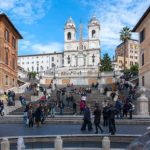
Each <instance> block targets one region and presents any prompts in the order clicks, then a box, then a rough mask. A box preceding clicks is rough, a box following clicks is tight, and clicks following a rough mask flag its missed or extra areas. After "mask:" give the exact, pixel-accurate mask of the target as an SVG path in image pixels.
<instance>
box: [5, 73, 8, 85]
mask: <svg viewBox="0 0 150 150" xmlns="http://www.w3.org/2000/svg"><path fill="white" fill-rule="evenodd" d="M5 85H8V76H7V75H5Z"/></svg>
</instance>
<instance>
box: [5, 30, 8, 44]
mask: <svg viewBox="0 0 150 150" xmlns="http://www.w3.org/2000/svg"><path fill="white" fill-rule="evenodd" d="M5 40H6V41H7V42H9V31H8V30H7V29H6V30H5Z"/></svg>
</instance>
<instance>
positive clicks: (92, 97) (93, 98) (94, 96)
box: [9, 88, 107, 115]
mask: <svg viewBox="0 0 150 150" xmlns="http://www.w3.org/2000/svg"><path fill="white" fill-rule="evenodd" d="M72 94H73V97H74V99H75V101H76V104H77V114H79V112H80V107H79V106H80V105H79V103H80V100H81V96H80V95H79V94H77V93H72ZM24 95H25V97H26V99H27V100H29V101H28V102H31V95H32V94H29V93H28V94H24ZM18 97H19V95H18ZM51 99H56V91H53V92H52V94H51ZM64 99H65V98H64ZM105 99H107V96H106V95H103V94H100V92H99V90H97V89H95V88H93V89H92V93H91V94H87V104H88V105H89V106H90V108H91V111H93V109H94V105H95V102H97V103H99V104H100V106H102V101H104V100H105ZM31 103H32V105H33V107H34V108H35V107H36V104H37V103H39V100H37V101H33V102H31ZM64 103H65V108H64V115H72V114H73V108H72V103H70V105H69V106H68V105H67V102H66V100H64ZM24 109H25V108H24V107H22V106H21V107H19V108H17V109H16V110H14V111H12V112H10V113H9V114H10V115H22V114H23V111H24ZM57 114H59V108H58V107H57V108H56V115H57Z"/></svg>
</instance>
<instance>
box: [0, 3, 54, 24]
mask: <svg viewBox="0 0 150 150" xmlns="http://www.w3.org/2000/svg"><path fill="white" fill-rule="evenodd" d="M50 7H51V0H48V1H47V0H39V1H38V2H37V0H0V9H1V10H2V11H4V12H8V13H9V14H10V17H12V18H13V19H15V20H16V21H19V22H21V21H22V22H24V23H27V24H31V23H33V22H35V21H37V20H38V19H40V18H42V17H43V16H45V13H46V11H47V10H48V9H49V8H50Z"/></svg>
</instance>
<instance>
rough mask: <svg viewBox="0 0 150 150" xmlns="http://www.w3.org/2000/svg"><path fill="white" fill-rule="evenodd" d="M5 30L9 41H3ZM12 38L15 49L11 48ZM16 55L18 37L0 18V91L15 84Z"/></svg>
mask: <svg viewBox="0 0 150 150" xmlns="http://www.w3.org/2000/svg"><path fill="white" fill-rule="evenodd" d="M6 30H7V31H8V32H9V41H7V40H5V32H6ZM12 38H14V39H15V40H16V44H15V45H16V46H15V47H14V46H12ZM6 50H7V51H8V57H7V58H8V64H7V63H6ZM17 53H18V35H17V34H16V32H15V31H14V29H13V27H12V25H11V24H10V23H9V22H8V21H7V19H6V18H5V17H2V16H0V88H1V89H2V90H5V89H8V88H11V87H13V86H16V84H17V59H18V57H17ZM13 64H14V65H13Z"/></svg>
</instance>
